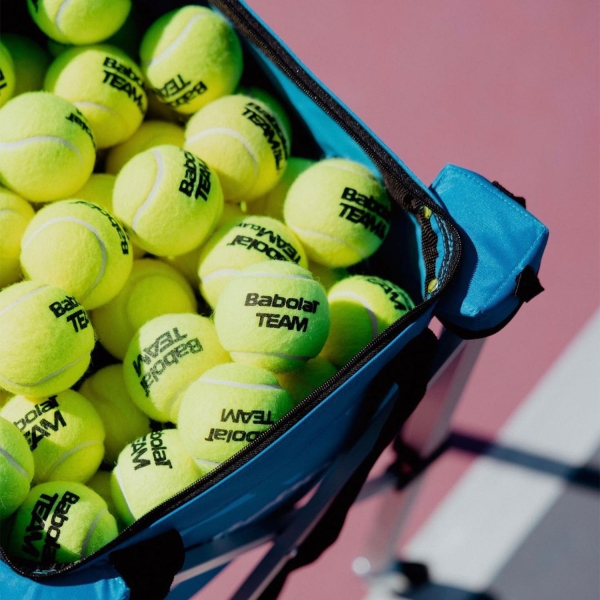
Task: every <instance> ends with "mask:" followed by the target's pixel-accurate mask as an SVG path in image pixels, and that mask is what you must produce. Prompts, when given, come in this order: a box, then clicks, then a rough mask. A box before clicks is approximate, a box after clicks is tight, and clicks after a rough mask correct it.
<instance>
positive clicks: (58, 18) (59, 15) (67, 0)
mask: <svg viewBox="0 0 600 600" xmlns="http://www.w3.org/2000/svg"><path fill="white" fill-rule="evenodd" d="M70 3H71V0H64V2H63V3H62V4H61V5H60V7H59V9H58V10H57V11H56V18H55V19H54V24H55V25H56V29H58V31H60V33H62V34H63V35H64V36H65V37H67V38H68V36H67V34H66V33H65V32H64V31H63V29H62V27H61V24H60V21H61V19H62V16H63V11H64V10H65V8H66V7H67V5H68V4H70Z"/></svg>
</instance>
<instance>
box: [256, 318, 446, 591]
mask: <svg viewBox="0 0 600 600" xmlns="http://www.w3.org/2000/svg"><path fill="white" fill-rule="evenodd" d="M436 348H437V338H436V337H435V335H434V334H433V333H432V332H431V331H430V330H429V329H427V330H425V331H423V332H422V333H421V334H420V335H419V336H417V337H416V338H415V339H413V340H412V341H411V342H409V343H408V344H407V345H406V346H405V348H404V349H403V350H402V352H401V353H400V355H399V356H398V359H397V361H395V362H394V364H395V378H396V381H398V383H399V385H400V390H401V393H400V394H399V395H398V396H397V397H396V400H395V404H394V407H393V409H392V412H391V413H390V417H389V419H388V420H387V421H386V424H385V425H384V427H383V429H382V431H381V433H380V435H379V437H378V439H377V441H376V443H375V445H374V446H373V449H372V450H371V452H370V453H369V454H368V455H367V456H366V457H365V459H364V461H363V462H362V463H361V465H360V466H359V467H358V469H357V470H356V471H355V472H354V474H353V475H352V477H351V478H350V479H349V480H348V482H347V483H346V485H345V486H344V487H343V488H342V489H341V490H340V493H339V494H338V496H337V497H336V498H335V499H334V501H333V502H332V503H331V505H330V507H329V509H328V510H327V511H326V512H325V513H324V515H323V516H322V517H321V519H320V521H319V522H318V523H317V524H316V526H315V527H314V529H313V530H312V532H311V533H310V534H309V535H308V536H307V538H306V540H305V541H304V543H303V544H302V545H301V546H300V547H299V548H297V554H296V555H295V556H294V558H293V559H291V560H290V561H288V562H287V563H286V565H285V566H284V567H283V568H282V569H281V571H280V572H279V573H278V574H277V576H276V577H275V578H274V579H273V581H272V582H271V583H270V585H269V586H268V587H267V588H266V589H265V590H264V592H263V593H262V594H261V596H260V600H274V599H275V598H277V597H278V596H279V593H280V592H281V590H282V588H283V586H284V584H285V581H286V579H287V576H288V575H289V574H290V573H291V572H292V571H294V570H295V569H298V568H300V567H303V566H305V565H308V564H310V563H312V562H314V561H315V560H316V559H317V558H319V556H321V554H322V553H323V552H324V551H325V550H326V549H327V548H329V546H331V544H333V543H334V542H335V540H336V539H337V538H338V536H339V534H340V531H341V529H342V526H343V524H344V521H345V520H346V515H347V514H348V510H349V509H350V507H351V506H352V504H353V503H354V501H355V500H356V497H357V496H358V494H359V492H360V490H361V488H362V486H363V484H364V482H365V481H366V479H367V476H368V475H369V472H370V471H371V469H372V467H373V465H374V464H375V461H376V460H377V459H378V458H379V456H380V455H381V453H382V452H383V451H384V450H385V448H386V447H387V446H388V445H389V444H390V443H391V442H392V440H393V439H394V437H395V436H396V435H397V433H398V431H399V430H400V428H401V426H402V425H403V424H404V422H405V421H406V420H407V419H408V417H409V416H410V415H411V414H412V412H413V410H414V409H415V408H416V406H417V404H418V403H419V402H420V400H421V399H422V398H423V396H424V395H425V390H426V387H427V381H428V379H429V375H430V369H431V364H432V360H433V357H434V355H435V350H436Z"/></svg>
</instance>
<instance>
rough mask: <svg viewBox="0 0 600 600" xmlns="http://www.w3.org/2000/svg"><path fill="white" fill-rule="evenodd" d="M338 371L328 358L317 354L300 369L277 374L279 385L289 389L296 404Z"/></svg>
mask: <svg viewBox="0 0 600 600" xmlns="http://www.w3.org/2000/svg"><path fill="white" fill-rule="evenodd" d="M336 373H337V369H336V368H335V367H334V366H333V365H332V364H331V363H330V362H329V361H328V360H325V359H324V358H323V357H322V356H317V357H315V358H312V359H311V360H309V361H308V362H307V363H306V364H305V365H304V366H302V367H300V368H299V369H295V370H294V371H288V372H287V373H276V374H275V376H276V377H277V381H279V385H280V386H281V387H282V388H283V389H284V390H287V392H288V393H289V395H290V397H291V398H292V401H293V402H294V406H295V405H296V404H298V403H300V402H302V400H304V398H306V397H307V396H308V395H309V394H310V393H312V392H314V391H315V390H316V389H317V388H318V387H319V386H320V385H323V384H324V383H325V382H326V381H327V380H328V379H329V378H330V377H333V376H334V375H335V374H336Z"/></svg>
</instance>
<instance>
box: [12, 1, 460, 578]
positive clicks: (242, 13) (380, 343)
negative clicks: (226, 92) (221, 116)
mask: <svg viewBox="0 0 600 600" xmlns="http://www.w3.org/2000/svg"><path fill="white" fill-rule="evenodd" d="M210 3H211V4H213V5H215V6H217V7H218V8H219V9H220V10H221V11H222V12H224V13H225V14H226V15H227V16H229V17H230V19H231V20H232V21H233V22H234V23H235V24H236V28H237V29H241V30H244V31H245V33H246V37H247V38H248V39H249V40H250V41H252V42H253V43H256V44H257V46H258V47H259V48H261V49H262V50H263V52H265V55H266V56H267V57H268V58H269V60H270V61H271V62H273V63H274V64H275V65H276V66H277V67H279V68H280V69H281V70H282V71H283V72H284V74H285V75H287V77H288V78H289V79H290V80H291V81H292V82H294V83H295V84H296V85H297V86H298V87H299V88H300V89H301V90H302V91H303V92H304V93H305V94H306V95H307V96H309V97H310V98H311V99H312V100H313V101H314V102H315V103H316V104H317V105H318V106H319V107H320V108H321V109H322V110H324V111H325V112H326V113H327V115H328V116H329V117H331V119H332V120H333V121H335V122H336V123H337V124H338V125H340V126H341V127H342V128H343V129H344V130H345V131H346V132H348V133H349V134H350V135H353V132H351V131H348V130H349V127H348V126H347V121H345V120H344V119H342V117H340V116H339V115H338V114H337V112H336V111H335V110H334V108H331V107H330V106H328V105H327V104H326V103H324V102H323V101H322V100H321V98H319V97H318V96H317V95H315V94H314V92H313V90H312V89H311V88H310V87H309V86H308V85H306V84H305V82H304V80H303V79H302V77H301V74H302V73H303V71H302V70H301V69H300V68H299V67H298V65H297V64H296V62H295V60H294V59H293V58H292V57H291V56H290V54H289V53H288V52H287V50H286V49H285V48H283V47H282V46H281V45H280V44H279V43H278V42H277V41H276V40H275V38H273V36H271V35H270V34H269V33H268V32H266V34H267V36H268V37H269V40H270V43H267V42H265V41H264V40H263V36H262V31H263V30H264V28H263V27H262V25H261V24H260V23H258V21H256V19H255V18H254V16H253V15H252V14H251V13H249V12H248V11H247V10H246V8H244V7H241V5H239V4H237V3H233V2H231V0H211V2H210ZM241 19H243V23H242V25H240V24H239V23H238V22H239V21H240V20H241ZM272 47H276V51H273V52H271V50H272ZM282 57H285V59H286V60H283V59H282ZM287 61H289V62H290V63H291V65H296V70H294V68H293V66H290V65H288V62H287ZM317 87H318V88H319V91H320V93H322V94H323V96H324V97H325V98H326V99H328V100H330V101H331V102H332V106H333V107H338V106H339V104H337V103H336V102H335V101H334V100H333V98H332V97H331V95H330V94H329V93H327V92H326V91H325V90H324V89H323V88H322V87H321V86H320V85H319V84H317ZM340 108H341V110H342V111H343V112H344V115H345V116H349V115H348V113H347V112H346V110H345V109H344V108H343V107H340ZM352 125H353V127H355V128H356V129H357V130H358V131H359V132H360V133H361V138H360V140H356V141H357V142H358V143H359V145H360V147H361V148H362V149H363V150H364V151H365V153H366V154H367V155H368V156H369V158H371V159H372V160H373V162H375V163H376V164H377V165H382V166H379V168H380V169H381V170H382V171H384V172H385V173H386V174H388V175H389V176H391V177H392V179H393V180H394V181H396V182H397V183H399V184H400V185H401V186H402V187H404V188H405V189H407V190H408V191H409V192H411V193H413V194H414V195H415V196H417V197H418V198H419V201H421V202H422V203H423V204H425V205H427V207H428V208H431V209H432V211H433V212H434V213H436V214H438V213H440V212H441V209H440V207H439V206H438V205H437V204H436V203H435V202H434V201H433V200H431V198H429V196H428V195H427V194H426V193H425V192H424V191H423V190H422V189H421V188H420V187H419V186H418V185H417V184H416V183H415V182H414V181H413V180H412V178H411V177H410V176H409V175H408V174H407V173H406V172H405V171H404V169H403V168H402V167H401V166H400V165H399V164H398V163H397V162H396V161H395V160H394V159H393V157H392V156H390V154H389V153H388V152H387V151H386V150H385V149H384V148H382V147H381V145H380V144H378V143H377V141H376V140H375V139H373V137H372V136H371V135H370V134H369V133H368V132H367V131H366V130H365V129H364V128H363V127H362V126H361V125H360V124H359V123H358V122H357V121H355V120H353V122H352ZM353 137H354V138H355V139H356V137H355V136H354V135H353ZM373 148H375V149H376V150H374V149H373ZM386 163H389V164H386ZM398 175H399V181H398V179H397V176H398ZM396 202H398V201H397V200H396ZM398 203H399V202H398ZM444 218H445V217H444ZM446 225H447V226H448V227H449V228H450V229H452V231H453V233H454V239H455V241H456V247H455V257H454V261H453V264H454V265H456V264H458V261H459V259H460V255H461V246H460V237H459V236H458V233H457V231H456V228H455V227H454V225H453V224H452V223H446ZM424 254H425V256H424V259H425V262H426V263H427V262H429V261H430V260H432V259H433V260H435V254H436V250H435V249H434V250H427V251H426V252H425V253H424ZM454 270H455V269H450V272H451V273H452V272H454ZM441 289H442V286H440V287H439V288H438V289H437V290H436V291H435V292H434V293H433V294H431V295H430V297H429V298H428V299H426V300H424V301H423V302H421V303H420V304H418V305H417V306H415V307H414V308H413V309H412V310H410V311H409V312H408V313H406V314H405V315H403V316H402V317H400V318H399V319H398V320H397V321H395V322H394V323H393V324H392V325H390V326H389V327H388V328H386V329H385V330H384V331H383V332H382V333H381V334H379V335H378V336H377V337H376V338H374V339H373V340H371V342H369V344H367V345H366V346H365V347H364V348H363V349H362V350H361V351H360V352H359V353H358V354H357V355H356V356H355V357H354V358H352V360H350V361H349V362H348V363H347V364H346V365H344V366H343V367H342V368H341V369H340V370H339V371H338V372H337V373H336V374H335V375H333V376H332V377H331V378H330V379H328V380H327V382H325V383H324V384H322V385H320V386H319V387H318V388H317V389H315V390H314V391H313V392H311V393H310V394H309V395H308V396H307V397H306V398H304V400H302V401H301V402H300V403H298V404H297V405H296V406H295V407H294V408H293V409H292V410H290V411H289V412H288V413H286V415H284V416H283V417H282V418H281V419H279V421H277V422H276V423H275V424H274V425H272V426H271V427H269V429H267V430H266V431H264V432H262V433H261V434H259V435H258V436H257V437H256V439H255V440H254V441H252V442H251V443H250V444H249V445H248V446H246V447H244V448H243V449H242V450H240V451H238V452H237V453H236V454H234V455H233V456H231V457H229V458H228V459H227V460H226V461H223V462H222V463H220V464H219V466H218V467H215V468H214V469H213V470H212V471H210V472H209V473H208V474H206V475H205V476H204V477H201V478H200V479H198V480H197V481H195V482H194V483H193V484H192V485H190V486H188V487H187V488H184V489H183V490H181V491H180V492H178V493H177V494H175V495H174V496H172V497H171V498H169V499H168V500H166V501H165V502H162V503H161V504H159V505H158V506H156V507H154V508H153V509H152V510H151V511H149V512H148V513H146V514H145V515H143V516H142V517H140V518H139V519H138V520H137V521H135V522H134V523H132V524H131V525H129V526H128V527H126V528H125V529H124V530H123V531H121V532H120V533H119V535H118V536H117V537H116V538H115V539H114V540H113V541H112V542H110V543H109V544H107V545H106V546H104V547H103V548H101V549H100V550H98V552H101V553H105V552H110V550H111V549H112V548H114V547H115V546H117V545H118V544H120V543H121V542H122V541H123V540H124V539H127V538H129V537H131V536H133V535H134V534H135V533H137V531H140V530H142V529H144V528H145V527H146V526H147V525H150V524H151V523H152V522H153V521H155V520H156V519H157V518H160V513H162V512H163V511H164V509H165V508H166V507H169V510H172V509H173V508H174V507H175V506H174V504H175V503H176V502H177V504H180V503H182V502H186V501H187V500H188V498H187V496H188V495H189V494H192V496H193V497H196V496H198V495H200V494H201V493H203V492H205V491H206V490H207V489H209V488H210V487H211V486H212V485H214V484H215V483H217V482H218V481H220V480H222V479H224V478H225V477H226V476H227V475H228V471H229V469H230V467H232V466H235V467H236V468H237V467H238V466H240V465H237V464H236V463H238V461H239V460H240V459H242V458H246V459H247V460H250V459H251V458H253V457H254V456H256V455H257V454H258V453H259V452H261V451H262V449H263V443H264V442H265V441H267V442H268V443H269V444H270V443H271V442H272V441H273V440H272V439H271V438H275V437H276V436H277V435H278V433H284V432H285V431H287V429H288V428H289V424H290V422H293V421H294V420H295V418H296V416H297V415H298V414H299V413H301V412H303V411H305V410H306V407H307V406H309V405H310V404H313V403H318V401H319V400H321V398H320V397H321V395H322V394H323V392H325V391H327V392H329V391H330V390H331V389H332V388H335V387H337V384H340V383H343V381H345V380H346V379H348V377H350V376H351V375H352V374H353V373H354V372H356V371H357V370H358V369H359V368H360V363H361V362H362V360H364V359H365V358H366V357H367V356H369V355H370V354H371V352H372V351H373V350H375V349H376V350H379V348H380V347H385V346H386V345H387V343H388V339H394V338H395V337H396V335H397V334H399V333H400V331H402V330H403V329H404V327H405V324H407V323H410V322H412V321H413V320H415V319H416V318H417V317H418V316H419V315H421V314H422V313H423V312H425V310H426V308H427V307H428V306H429V305H430V304H431V303H432V302H433V301H434V300H435V299H436V298H437V296H438V295H439V293H440V292H441ZM215 480H216V481H215ZM96 554H97V553H96V552H94V553H93V554H91V555H90V556H88V557H86V558H83V559H81V560H79V561H77V562H73V563H69V564H65V565H61V566H60V567H59V568H58V569H56V570H51V569H45V570H34V571H27V570H24V569H22V568H20V567H19V566H17V565H14V564H13V563H12V561H11V560H10V558H9V557H8V556H7V555H6V553H5V551H4V549H3V548H1V547H0V557H1V558H2V559H3V560H4V561H5V562H7V563H8V564H10V565H11V567H12V568H13V569H14V570H15V571H16V572H17V573H19V574H21V575H23V576H26V577H30V578H32V579H41V580H44V579H47V578H48V577H51V576H53V575H62V574H64V573H68V572H70V571H72V570H73V569H75V568H77V567H79V566H80V565H82V564H84V563H86V562H88V561H89V560H91V559H92V558H94V557H95V556H96Z"/></svg>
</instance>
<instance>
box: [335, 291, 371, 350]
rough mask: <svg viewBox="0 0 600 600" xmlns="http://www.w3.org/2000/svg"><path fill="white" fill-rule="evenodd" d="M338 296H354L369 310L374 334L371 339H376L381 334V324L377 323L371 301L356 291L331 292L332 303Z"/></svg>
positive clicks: (354, 298)
mask: <svg viewBox="0 0 600 600" xmlns="http://www.w3.org/2000/svg"><path fill="white" fill-rule="evenodd" d="M337 298H352V299H353V300H356V301H357V302H358V303H359V304H360V305H361V306H362V307H363V308H364V309H365V310H366V311H367V314H368V315H369V320H370V321H371V333H372V334H373V335H372V338H371V339H374V338H376V337H377V336H378V335H379V324H378V323H377V317H376V316H375V311H374V310H373V309H372V308H371V306H370V305H369V303H368V302H367V301H366V300H365V299H364V298H363V297H361V296H359V295H358V294H355V293H354V292H337V293H333V294H331V295H330V296H329V298H328V300H329V302H330V303H331V302H333V301H334V300H336V299H337Z"/></svg>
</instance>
